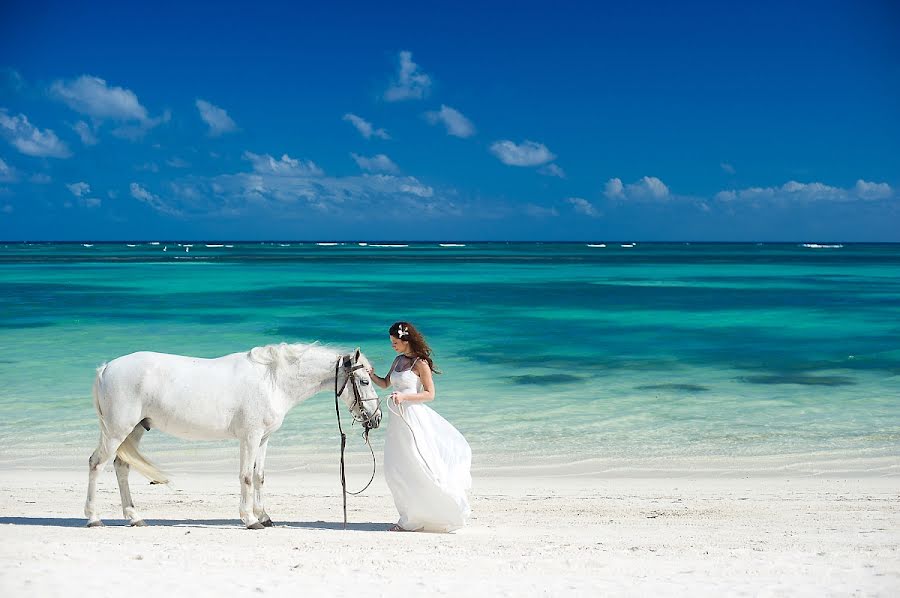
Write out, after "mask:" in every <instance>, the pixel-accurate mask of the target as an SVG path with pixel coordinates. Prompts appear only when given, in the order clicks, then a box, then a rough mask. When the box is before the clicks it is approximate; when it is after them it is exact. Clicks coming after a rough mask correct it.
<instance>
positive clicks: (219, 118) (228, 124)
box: [196, 99, 237, 137]
mask: <svg viewBox="0 0 900 598" xmlns="http://www.w3.org/2000/svg"><path fill="white" fill-rule="evenodd" d="M196 104H197V110H199V111H200V118H202V119H203V122H205V123H206V124H207V125H209V135H210V136H211V137H218V136H219V135H223V134H225V133H231V132H232V131H237V125H236V124H235V123H234V121H233V120H231V117H230V116H228V112H226V111H225V110H224V109H223V108H219V107H218V106H216V105H214V104H211V103H209V102H207V101H206V100H201V99H198V100H197V102H196Z"/></svg>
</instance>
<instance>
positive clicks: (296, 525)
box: [0, 517, 391, 532]
mask: <svg viewBox="0 0 900 598" xmlns="http://www.w3.org/2000/svg"><path fill="white" fill-rule="evenodd" d="M144 521H146V523H147V525H148V526H151V527H199V528H204V527H211V528H230V529H239V530H242V529H244V525H243V524H242V523H241V522H240V521H239V520H237V519H145V520H144ZM106 524H107V526H108V527H128V522H126V521H124V520H122V519H109V520H107V521H106ZM0 525H36V526H47V527H86V525H87V520H86V519H84V518H83V517H78V518H75V517H0ZM390 526H391V524H390V523H386V522H385V523H374V522H371V521H369V522H364V523H353V522H348V523H347V530H349V531H355V532H383V531H387V529H388V528H389V527H390ZM275 527H276V528H288V529H322V530H342V529H344V524H343V523H341V522H340V521H285V522H276V523H275Z"/></svg>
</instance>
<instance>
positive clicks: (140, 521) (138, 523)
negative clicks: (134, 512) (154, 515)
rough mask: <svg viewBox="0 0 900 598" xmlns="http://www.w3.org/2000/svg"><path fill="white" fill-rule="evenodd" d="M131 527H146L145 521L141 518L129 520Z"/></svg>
mask: <svg viewBox="0 0 900 598" xmlns="http://www.w3.org/2000/svg"><path fill="white" fill-rule="evenodd" d="M131 527H147V522H146V521H144V520H143V519H138V520H137V521H132V522H131Z"/></svg>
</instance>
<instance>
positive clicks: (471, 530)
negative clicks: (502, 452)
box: [0, 470, 900, 598]
mask: <svg viewBox="0 0 900 598" xmlns="http://www.w3.org/2000/svg"><path fill="white" fill-rule="evenodd" d="M86 477H87V476H86V472H84V471H72V470H66V471H61V470H56V471H53V470H50V471H37V470H5V471H3V472H0V595H2V596H3V597H17V596H41V597H44V596H116V597H123V596H125V597H134V596H166V597H173V596H191V597H193V598H204V597H206V596H217V597H218V596H222V595H226V596H232V595H253V596H257V595H283V596H292V597H294V596H310V595H312V596H318V595H321V596H350V595H353V596H365V597H367V598H368V597H371V596H404V597H408V596H418V595H423V596H424V595H433V594H444V595H454V596H467V597H471V598H475V597H480V596H598V595H644V596H658V595H681V596H687V595H691V596H693V595H708V596H745V595H746V596H816V597H819V596H898V595H900V551H898V541H900V516H898V514H900V502H898V500H897V499H898V488H900V483H898V479H897V478H896V477H875V476H872V477H859V478H851V477H843V478H820V477H805V478H795V477H786V476H781V477H764V476H757V477H754V478H739V477H731V478H715V477H709V476H707V477H705V478H693V477H687V476H686V477H677V478H674V477H658V478H653V479H646V478H644V479H634V478H627V477H615V478H613V477H601V476H598V475H596V474H594V475H591V476H590V477H588V478H586V479H582V478H580V477H577V476H566V477H559V478H551V477H542V478H524V477H515V476H510V475H505V476H502V477H501V476H499V475H487V474H484V473H482V474H481V475H480V476H478V477H476V480H475V484H476V486H475V489H474V492H473V499H472V504H473V509H474V515H473V518H472V521H471V526H470V527H468V528H466V529H465V530H462V531H460V532H457V533H454V534H416V533H388V532H386V531H383V530H384V529H385V528H386V527H387V526H388V524H390V523H392V522H393V521H394V518H395V512H394V510H393V504H392V502H391V498H390V494H389V493H388V491H387V488H386V487H385V486H384V483H383V481H382V480H381V478H380V477H379V478H376V484H375V485H374V487H373V488H372V489H370V490H369V491H368V492H367V493H366V494H365V495H364V496H361V497H350V498H349V518H350V522H351V523H350V526H349V529H347V530H342V529H341V526H340V520H341V503H340V486H339V483H338V481H337V476H336V475H327V476H326V475H322V474H306V473H297V472H278V471H270V473H269V475H268V479H267V496H268V499H267V507H268V511H269V513H270V514H271V515H272V517H273V519H274V520H275V521H276V522H278V523H280V525H279V527H276V528H274V529H266V530H261V531H249V530H245V529H243V528H242V527H241V526H240V522H239V520H238V519H237V502H238V496H237V493H238V484H237V475H236V474H225V473H222V474H198V475H189V474H186V473H181V474H179V475H178V476H176V477H175V479H174V485H172V486H168V487H167V486H151V485H148V484H147V483H146V481H144V480H143V479H142V478H140V477H139V476H137V475H136V474H132V492H133V494H134V497H135V502H136V503H137V506H138V508H139V509H140V512H141V513H142V515H143V516H144V517H145V518H146V519H147V521H148V522H149V523H150V524H151V526H150V527H146V528H129V527H125V526H124V522H123V520H122V519H121V510H120V508H119V497H118V491H117V489H116V485H115V476H114V474H113V473H112V472H111V471H108V472H106V473H104V475H103V477H102V478H101V481H100V492H99V494H98V500H99V501H100V502H99V504H100V505H101V507H102V511H103V513H104V516H105V520H106V523H107V527H105V528H98V529H86V528H85V527H84V523H85V520H84V518H83V516H82V513H81V511H82V508H83V503H84V492H85V485H86ZM360 478H361V476H358V475H355V476H354V482H356V481H358V480H359V479H360Z"/></svg>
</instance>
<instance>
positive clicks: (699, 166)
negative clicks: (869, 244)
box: [0, 0, 900, 241]
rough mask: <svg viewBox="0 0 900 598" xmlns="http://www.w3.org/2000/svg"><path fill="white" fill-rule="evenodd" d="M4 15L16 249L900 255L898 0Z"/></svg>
mask: <svg viewBox="0 0 900 598" xmlns="http://www.w3.org/2000/svg"><path fill="white" fill-rule="evenodd" d="M90 4H91V5H90V7H82V6H76V5H75V3H48V2H40V1H29V2H21V1H19V0H12V1H11V2H4V3H3V6H2V8H0V238H2V239H7V240H38V239H60V240H65V239H72V240H79V239H95V240H104V239H106V240H114V239H121V240H125V239H159V238H162V239H230V240H241V239H248V240H252V239H322V240H331V239H349V240H352V239H358V240H372V239H381V240H428V239H446V240H482V239H487V240H504V239H508V240H531V239H534V240H604V239H609V240H631V239H634V240H648V241H651V240H708V241H712V240H721V241H745V240H761V241H766V240H846V241H900V42H898V40H897V37H898V36H896V35H894V33H895V32H896V31H897V30H898V28H900V9H898V8H896V5H895V3H891V2H810V3H806V2H792V3H781V2H765V1H763V2H754V3H743V4H746V5H745V6H739V5H737V3H722V2H680V3H668V2H667V3H662V2H660V3H653V2H630V3H612V4H605V3H601V2H572V3H568V2H560V3H554V4H552V5H551V4H547V3H523V2H491V3H477V4H476V3H471V4H469V3H448V4H442V5H440V6H428V5H426V4H425V3H420V2H417V3H402V2H391V3H387V4H385V6H382V7H378V6H375V5H374V3H359V4H354V3H315V4H304V3H292V4H284V5H279V4H272V3H269V4H266V5H265V6H263V7H257V6H252V5H250V4H236V3H228V2H217V3H214V4H213V3H210V4H206V5H204V4H202V3H195V4H193V5H192V6H189V7H185V6H182V5H181V4H180V3H167V2H156V3H140V4H138V3H127V4H128V5H127V6H123V4H126V3H121V2H118V3H108V4H104V3H102V2H96V3H90Z"/></svg>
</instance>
